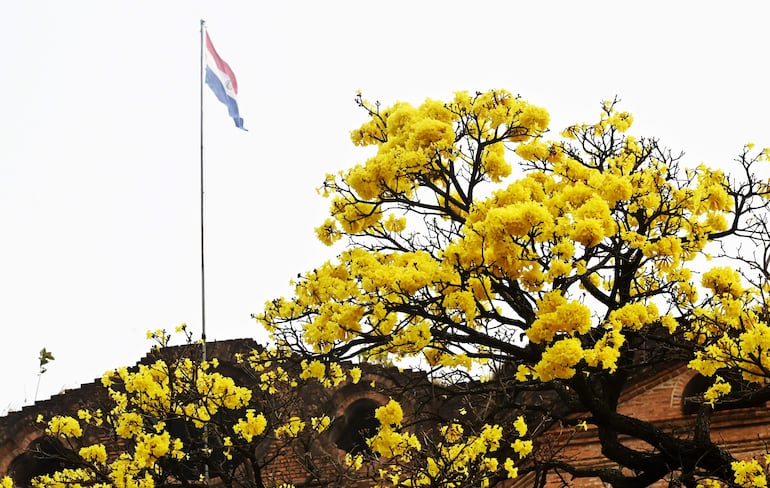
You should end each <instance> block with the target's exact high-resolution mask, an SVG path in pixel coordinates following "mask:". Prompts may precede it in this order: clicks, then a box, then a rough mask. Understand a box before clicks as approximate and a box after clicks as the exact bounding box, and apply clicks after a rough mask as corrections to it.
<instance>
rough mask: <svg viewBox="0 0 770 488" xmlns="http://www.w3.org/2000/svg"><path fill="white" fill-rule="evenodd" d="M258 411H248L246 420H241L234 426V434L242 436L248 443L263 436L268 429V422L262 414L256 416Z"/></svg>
mask: <svg viewBox="0 0 770 488" xmlns="http://www.w3.org/2000/svg"><path fill="white" fill-rule="evenodd" d="M255 413H256V411H255V410H254V409H252V408H250V409H248V410H246V418H243V419H240V420H239V421H238V423H237V424H236V425H235V426H233V432H235V433H236V434H238V435H239V436H241V437H242V438H243V439H245V440H246V442H251V440H252V439H253V438H254V437H256V436H258V435H260V434H262V432H264V431H265V427H267V420H266V419H265V416H264V415H262V414H261V413H260V414H259V415H255Z"/></svg>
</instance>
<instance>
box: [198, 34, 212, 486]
mask: <svg viewBox="0 0 770 488" xmlns="http://www.w3.org/2000/svg"><path fill="white" fill-rule="evenodd" d="M205 37H206V21H205V20H203V19H201V65H200V85H201V87H200V88H201V93H200V97H201V98H200V102H201V103H200V108H201V358H202V359H201V360H202V361H203V362H206V261H205V259H204V256H205V254H204V252H203V250H204V246H203V244H204V233H203V215H204V214H203V203H204V198H203V197H204V186H203V181H204V179H203V175H204V173H203V83H204V77H205V71H204V66H205V63H206V59H205V51H204V49H205V46H204V45H203V43H204V42H206V39H205ZM203 449H204V452H208V450H209V439H208V425H204V426H203ZM203 474H204V480H205V482H206V486H208V485H209V484H210V483H209V481H210V480H209V463H208V461H206V462H205V463H204V464H203Z"/></svg>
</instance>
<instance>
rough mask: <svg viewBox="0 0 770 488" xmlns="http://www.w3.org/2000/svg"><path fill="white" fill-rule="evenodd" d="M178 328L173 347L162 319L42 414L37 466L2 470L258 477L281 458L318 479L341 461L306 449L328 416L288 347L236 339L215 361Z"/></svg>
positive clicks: (256, 482) (95, 476)
mask: <svg viewBox="0 0 770 488" xmlns="http://www.w3.org/2000/svg"><path fill="white" fill-rule="evenodd" d="M180 331H181V332H184V333H185V334H186V337H187V343H186V344H185V345H182V346H174V347H170V346H169V340H170V338H171V335H170V334H167V333H166V332H165V331H163V330H157V331H154V332H153V331H150V332H148V338H150V339H152V340H153V341H155V342H156V345H155V347H154V348H153V349H152V351H151V353H150V354H149V355H148V356H147V357H146V358H145V360H143V361H142V362H140V364H138V365H137V366H136V367H133V368H126V367H123V368H118V369H116V370H114V371H108V372H106V373H105V374H104V375H103V377H102V379H101V383H102V387H103V388H102V389H100V390H98V391H97V393H96V394H95V395H94V398H92V399H91V400H90V401H89V402H88V404H85V405H80V408H79V409H77V411H76V412H66V413H65V412H62V413H60V414H56V415H52V416H44V415H40V416H39V417H38V419H37V422H38V426H39V427H40V429H41V431H42V432H41V434H43V437H42V438H41V439H42V440H39V441H37V442H36V443H35V444H34V445H33V446H31V449H30V453H29V455H30V456H31V458H30V459H36V460H37V461H38V462H39V463H40V462H42V463H43V469H40V470H37V471H35V470H33V471H32V472H29V471H27V472H24V470H23V469H22V470H16V471H17V472H16V473H10V474H11V475H14V474H15V475H17V476H16V477H15V479H14V480H13V481H16V482H17V486H19V485H21V486H33V487H47V486H96V487H118V488H134V487H144V488H152V487H161V486H179V485H180V484H181V485H185V486H190V485H195V486H203V485H207V484H209V483H214V484H216V485H218V486H238V487H249V486H252V487H265V486H278V485H280V484H282V483H286V482H288V481H291V480H290V479H287V477H286V475H285V473H284V472H283V471H284V470H286V467H287V466H289V467H290V468H291V469H292V470H293V473H294V474H293V476H294V477H295V478H298V479H311V480H315V481H316V482H318V483H319V484H324V483H325V482H334V481H336V478H337V477H338V476H340V475H341V474H342V473H344V472H345V471H348V470H349V468H348V467H347V466H344V465H343V466H342V468H341V469H339V470H336V471H335V470H329V469H323V470H322V469H319V468H318V467H317V466H316V465H315V464H313V462H310V461H309V460H308V459H309V456H308V454H309V453H310V447H311V446H312V445H313V444H314V440H315V439H316V438H317V437H318V436H320V435H321V433H322V432H324V430H325V429H326V428H327V427H328V426H329V424H330V419H329V418H328V417H326V416H323V415H314V414H315V413H316V409H315V408H312V407H308V406H307V405H306V404H305V403H306V402H305V400H303V398H302V397H301V395H305V398H307V397H316V398H318V397H319V395H317V394H316V395H314V393H313V390H312V386H313V384H310V391H307V386H308V385H307V383H308V382H307V381H306V380H303V379H302V378H300V377H299V376H300V372H301V370H300V365H299V361H295V358H293V356H292V355H291V354H290V353H289V351H287V350H284V349H280V348H276V349H264V348H258V349H253V350H245V351H243V352H241V353H238V354H237V355H236V357H224V358H222V361H221V362H220V360H219V358H217V357H209V358H208V359H206V358H205V357H204V355H205V352H204V349H203V348H202V345H201V344H200V343H194V342H193V341H192V337H191V334H190V333H189V331H187V330H186V328H185V327H184V326H182V327H180ZM339 376H341V377H342V378H344V379H347V372H343V371H342V370H340V371H339ZM312 381H313V382H314V383H316V384H317V385H318V388H323V387H322V385H321V384H319V383H318V382H317V381H316V380H315V379H313V380H312ZM303 387H306V388H305V390H303V389H302V388H303ZM319 452H320V451H316V452H315V455H316V456H317V457H318V454H319ZM313 461H314V462H320V463H321V464H322V465H324V463H323V462H322V460H321V459H315V460H313ZM326 465H330V463H326ZM13 481H11V478H6V481H4V483H9V484H10V483H13ZM284 486H288V485H284Z"/></svg>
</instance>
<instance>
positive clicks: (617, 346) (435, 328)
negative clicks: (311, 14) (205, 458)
mask: <svg viewBox="0 0 770 488" xmlns="http://www.w3.org/2000/svg"><path fill="white" fill-rule="evenodd" d="M357 103H358V105H359V106H360V107H361V108H362V109H363V110H365V111H366V113H367V114H368V120H367V121H366V122H365V123H364V124H363V125H362V126H361V127H360V128H359V129H357V130H354V131H353V132H352V133H351V136H352V139H353V142H354V143H355V144H357V145H360V146H372V147H373V148H374V149H375V150H376V152H375V153H374V154H373V155H372V156H371V157H369V158H368V159H367V160H366V161H365V162H363V163H362V164H359V165H356V166H355V167H353V168H351V169H349V170H347V171H343V172H340V173H338V174H336V175H329V176H328V177H327V179H326V181H325V183H324V185H323V192H324V195H325V196H327V197H329V198H330V199H331V211H330V212H331V216H330V218H329V219H328V220H327V221H326V222H325V223H324V224H323V225H322V226H320V227H319V228H318V229H317V232H318V237H319V238H320V239H321V240H322V241H323V242H325V243H327V244H333V243H335V242H337V241H339V240H341V239H344V240H345V241H346V245H345V247H344V249H343V250H342V252H341V253H340V254H339V256H338V258H337V260H336V261H333V262H326V263H324V264H322V265H321V266H319V267H318V268H316V269H314V270H313V271H311V272H308V273H306V274H304V275H303V276H301V278H300V279H299V280H297V282H296V283H295V291H294V296H293V297H290V298H288V299H287V298H280V299H276V300H274V301H273V302H270V303H268V304H266V308H265V310H264V312H263V313H261V314H259V315H257V318H258V319H259V320H260V321H261V323H263V324H264V325H265V326H266V327H267V328H268V329H269V330H271V331H272V333H273V334H274V336H275V338H276V339H277V340H278V341H279V342H280V343H282V344H286V345H287V346H289V347H291V348H292V349H293V350H294V351H296V352H298V353H302V354H307V355H313V356H315V357H318V358H321V360H325V361H335V360H348V359H355V360H360V361H387V362H391V361H394V362H397V363H398V362H402V363H405V364H420V365H423V366H424V367H425V374H426V375H428V376H429V377H430V378H432V379H434V380H435V382H436V385H437V388H439V389H441V393H440V395H439V396H437V397H436V398H437V399H438V400H440V399H445V400H446V401H447V402H454V403H453V406H454V407H456V408H452V409H449V410H450V411H451V413H449V414H447V415H446V416H445V418H435V419H434V420H435V421H436V422H438V421H441V422H444V423H443V424H442V425H440V426H438V427H436V429H437V430H436V431H437V432H440V433H441V435H440V436H434V437H431V438H430V442H427V439H428V438H423V440H424V441H425V442H422V443H420V442H417V440H416V439H412V438H411V437H410V435H412V434H410V432H414V430H413V429H412V430H411V431H410V430H409V429H408V428H406V427H405V426H404V427H403V428H400V427H402V425H401V424H402V420H403V419H402V416H401V415H399V414H398V411H397V408H396V406H393V405H391V406H390V411H391V413H390V414H386V413H384V412H385V411H384V410H383V411H382V413H381V414H378V419H379V421H380V425H381V429H380V431H379V433H378V434H377V435H376V436H375V437H374V438H373V439H372V440H371V441H370V446H371V447H372V457H373V459H374V461H376V462H380V463H390V464H389V466H388V468H387V469H381V470H380V471H379V472H378V473H375V475H374V477H375V478H377V479H378V481H381V482H383V483H386V484H390V485H398V484H402V485H404V486H415V485H425V486H427V485H435V486H447V485H446V484H445V485H441V483H444V482H448V483H455V484H454V485H451V484H450V485H449V486H467V485H463V484H462V483H466V482H468V480H475V481H474V482H478V483H480V484H482V485H483V484H489V483H492V482H494V481H497V480H500V479H503V478H507V477H513V476H515V475H516V470H517V469H518V473H520V474H521V473H527V472H534V473H535V474H536V477H535V479H536V482H537V483H538V484H542V483H543V482H544V480H545V475H546V474H547V473H560V474H561V475H566V476H567V477H575V478H581V477H598V478H600V479H601V480H602V481H604V482H606V483H609V484H611V485H613V486H623V487H626V486H627V487H634V486H639V487H641V486H648V485H649V484H651V483H653V482H656V481H658V480H662V479H667V480H670V482H671V483H672V484H682V485H684V486H696V485H698V484H701V485H708V484H712V485H718V484H720V483H721V484H725V485H740V486H765V485H764V483H765V481H764V480H765V477H764V468H762V466H761V465H760V464H759V463H758V462H757V461H753V462H751V463H749V462H738V461H736V459H734V457H733V456H732V455H731V454H730V452H728V451H726V450H724V449H722V448H720V447H719V446H717V444H716V443H715V442H714V439H712V438H711V435H710V429H709V425H710V424H709V421H710V415H711V412H712V411H713V409H714V407H715V406H717V405H719V403H720V402H740V401H758V400H766V399H767V398H768V393H769V392H770V390H769V389H768V387H767V384H768V377H770V376H769V375H768V372H769V371H770V357H768V355H769V354H770V353H769V352H768V351H769V350H770V347H768V346H770V344H769V343H768V341H770V339H768V338H770V334H768V332H770V330H768V325H767V312H766V308H767V307H766V302H765V297H766V294H767V291H768V281H767V279H768V276H770V274H769V269H768V263H770V259H768V256H770V247H768V244H767V242H770V235H768V225H767V205H768V203H767V200H766V198H765V197H766V196H767V194H768V187H767V184H766V182H765V180H764V179H762V178H761V177H760V176H759V175H758V174H757V169H758V166H759V165H758V163H759V162H760V161H767V160H768V155H769V153H768V150H762V151H755V150H754V149H753V147H752V146H751V145H747V146H746V147H745V148H744V149H743V152H742V153H741V154H740V155H739V156H738V158H737V159H736V161H735V162H734V163H733V164H732V167H733V168H734V169H735V173H734V174H732V175H726V174H724V173H723V171H721V170H717V169H711V168H708V167H706V166H705V165H699V166H697V167H692V168H683V167H682V166H681V165H680V160H681V155H680V154H675V153H672V152H671V151H669V150H667V149H665V148H664V147H662V146H661V145H660V144H659V142H658V141H657V140H656V139H654V138H637V137H634V136H631V135H629V134H627V131H628V129H629V128H630V126H631V124H632V121H633V118H632V116H631V115H630V114H628V113H626V112H622V111H619V110H618V109H617V103H616V101H611V102H606V103H604V104H603V105H602V110H601V114H600V118H599V121H598V122H596V123H593V124H576V125H574V126H571V127H569V128H567V129H566V130H564V131H563V132H562V133H561V138H560V140H557V141H549V140H546V139H545V134H546V132H547V127H548V122H549V117H548V113H547V112H546V111H545V110H544V109H542V108H539V107H536V106H534V105H531V104H529V103H527V102H525V101H523V100H521V99H520V98H518V97H516V96H513V95H512V94H511V93H509V92H507V91H504V90H493V91H488V92H484V93H476V94H469V93H466V92H459V93H457V94H456V95H455V97H454V99H453V100H450V101H448V102H441V101H435V100H427V101H426V102H425V103H423V104H422V105H420V106H418V107H414V106H412V105H410V104H408V103H396V104H395V105H393V106H392V107H388V108H382V107H380V105H379V104H378V103H374V104H373V103H370V102H368V101H366V100H364V99H363V98H362V97H361V96H360V95H359V97H358V98H357ZM512 161H515V168H514V167H512V165H511V162H512ZM711 257H714V258H716V260H715V261H714V262H711V263H709V261H708V260H709V259H710V258H711ZM672 361H673V362H676V361H679V362H685V363H688V364H689V365H690V367H691V368H693V369H695V370H697V371H698V372H700V373H701V374H703V375H704V376H705V377H707V378H710V379H711V381H710V383H709V388H708V389H707V391H706V392H705V394H704V395H703V396H702V397H700V401H699V404H700V406H699V407H698V409H697V416H696V418H695V420H694V422H693V429H692V431H689V432H670V431H665V430H662V429H659V428H657V427H656V426H654V425H652V424H651V423H649V422H646V421H643V420H640V419H639V418H635V417H633V416H628V415H623V414H620V413H618V409H617V407H618V401H619V397H620V394H621V392H622V391H623V389H624V387H625V386H626V385H628V384H629V381H633V379H635V378H637V377H638V376H639V375H640V374H642V373H643V372H644V371H649V370H650V368H654V367H658V366H659V365H661V364H671V362H672ZM490 402H491V404H494V408H486V409H485V408H481V407H480V405H489V404H490ZM465 404H467V405H468V407H469V408H471V409H472V412H471V414H472V415H470V416H469V417H467V419H466V417H464V416H463V415H461V413H463V412H465V413H467V410H466V409H465V407H463V405H465ZM378 412H380V411H379V410H378ZM519 415H522V417H519ZM514 422H517V423H516V426H517V427H514ZM556 424H560V425H562V426H563V427H567V428H568V429H569V428H571V429H573V430H574V429H576V428H578V426H581V427H582V426H585V428H588V427H589V426H591V427H593V428H595V429H596V430H597V432H598V437H599V441H600V443H601V449H602V454H603V455H604V456H605V457H606V458H607V461H608V466H609V467H604V468H601V469H600V468H590V467H589V468H586V467H581V466H579V465H576V464H573V463H572V462H571V460H570V459H567V458H562V457H560V455H559V446H558V445H541V446H540V448H539V449H538V450H537V451H535V452H534V453H533V454H532V455H531V456H528V457H525V456H526V455H527V454H529V451H530V449H532V445H531V443H529V441H527V440H526V436H527V435H534V436H536V437H537V436H538V434H541V433H542V432H544V431H546V430H548V429H551V428H552V427H553V426H554V425H556ZM528 429H529V431H528ZM528 432H529V433H528ZM542 438H544V439H545V437H542ZM621 439H630V440H636V441H641V442H639V443H637V444H633V445H641V446H644V447H629V445H632V444H629V443H628V442H625V441H622V440H621ZM461 453H465V454H468V455H461ZM520 458H524V459H523V460H521V459H520ZM388 460H390V461H388ZM447 480H449V481H447Z"/></svg>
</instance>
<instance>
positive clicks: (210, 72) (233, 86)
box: [206, 32, 246, 130]
mask: <svg viewBox="0 0 770 488" xmlns="http://www.w3.org/2000/svg"><path fill="white" fill-rule="evenodd" d="M206 84H207V85H208V86H209V87H211V90H212V91H213V92H214V95H216V96H217V99H218V100H219V101H220V102H222V103H224V104H225V105H227V112H228V113H229V114H230V117H232V118H233V120H234V121H235V126H236V127H238V128H239V129H243V130H246V129H244V127H243V119H242V118H241V116H240V114H239V113H238V102H236V100H235V96H236V95H237V94H238V81H237V80H236V79H235V73H233V70H232V69H230V65H228V64H227V63H226V62H225V61H224V60H223V59H222V58H220V57H219V54H217V50H216V49H214V45H213V44H212V43H211V38H210V37H209V33H208V32H206Z"/></svg>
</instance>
